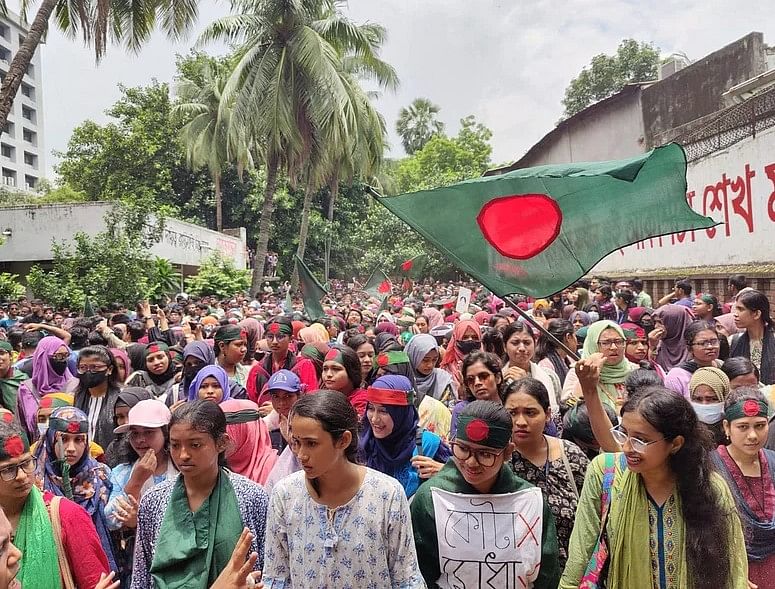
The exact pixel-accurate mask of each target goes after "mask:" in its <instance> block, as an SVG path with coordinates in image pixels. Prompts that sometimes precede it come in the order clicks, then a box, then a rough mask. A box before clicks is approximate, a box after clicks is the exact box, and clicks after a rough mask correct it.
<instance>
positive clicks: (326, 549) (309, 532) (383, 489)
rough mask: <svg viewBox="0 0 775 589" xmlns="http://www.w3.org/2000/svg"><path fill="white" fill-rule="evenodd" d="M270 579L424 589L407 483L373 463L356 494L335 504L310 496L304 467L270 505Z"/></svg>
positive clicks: (349, 588)
mask: <svg viewBox="0 0 775 589" xmlns="http://www.w3.org/2000/svg"><path fill="white" fill-rule="evenodd" d="M263 582H264V586H265V587H266V589H286V588H291V587H293V589H302V588H308V589H323V588H325V587H336V588H337V589H356V588H357V589H384V588H387V587H391V588H394V589H410V588H422V587H425V583H424V582H423V579H422V576H421V575H420V569H419V566H418V564H417V554H416V552H415V547H414V537H413V535H412V521H411V518H410V516H409V505H408V502H407V499H406V495H405V494H404V490H403V488H402V487H401V484H400V483H399V482H398V481H396V480H395V479H393V478H392V477H389V476H387V475H385V474H382V473H380V472H377V471H375V470H372V469H370V468H367V469H366V475H365V477H364V479H363V485H362V486H361V488H360V490H359V491H358V492H357V493H356V494H355V496H354V497H353V498H352V499H351V500H350V501H349V502H348V503H347V504H345V505H342V506H341V507H338V508H336V509H329V508H328V507H326V506H325V505H321V504H319V503H317V502H316V501H315V500H314V499H313V498H312V497H311V496H310V494H309V491H308V490H307V486H306V482H305V474H304V473H303V472H296V473H294V474H292V475H290V476H288V477H286V478H284V479H282V480H281V481H279V482H278V483H277V484H276V485H275V487H274V490H273V491H272V498H271V502H270V509H269V521H268V523H267V536H266V566H265V567H264V578H263Z"/></svg>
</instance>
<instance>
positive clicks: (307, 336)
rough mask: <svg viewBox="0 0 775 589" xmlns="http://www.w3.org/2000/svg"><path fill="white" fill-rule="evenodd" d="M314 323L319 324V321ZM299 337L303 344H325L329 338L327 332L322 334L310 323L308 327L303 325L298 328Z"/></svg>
mask: <svg viewBox="0 0 775 589" xmlns="http://www.w3.org/2000/svg"><path fill="white" fill-rule="evenodd" d="M314 325H320V323H316V324H314ZM299 339H300V340H301V341H302V342H304V343H305V344H315V343H321V344H327V343H328V340H329V339H330V338H329V337H328V333H326V335H325V336H323V334H322V333H321V332H320V330H319V329H316V328H315V327H313V326H312V325H310V326H309V327H304V328H302V329H300V330H299Z"/></svg>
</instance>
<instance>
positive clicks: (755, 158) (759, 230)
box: [590, 129, 775, 274]
mask: <svg viewBox="0 0 775 589" xmlns="http://www.w3.org/2000/svg"><path fill="white" fill-rule="evenodd" d="M687 184H688V186H687V192H686V200H687V201H688V202H689V204H690V205H691V207H692V208H693V209H694V210H695V211H697V212H698V213H701V214H703V215H707V216H710V217H713V218H714V219H716V220H717V221H720V222H721V223H723V224H722V225H719V226H717V227H714V228H712V229H702V230H699V231H686V232H683V233H676V234H673V235H667V236H664V237H654V238H652V239H646V240H644V241H640V242H638V243H636V244H633V245H630V246H627V247H625V248H622V249H620V250H618V251H616V252H613V253H612V254H609V255H608V256H606V257H605V258H603V260H601V261H600V263H599V264H598V265H597V266H595V267H594V268H593V269H592V270H591V271H590V274H596V273H600V274H617V273H618V274H627V273H634V272H635V271H644V270H657V269H664V268H676V269H679V268H686V267H691V266H722V265H737V264H751V263H762V262H773V261H775V245H774V244H775V129H770V130H768V131H765V132H763V133H761V134H759V135H757V136H756V137H749V138H747V139H745V140H743V141H741V142H739V143H736V144H735V145H733V146H732V147H730V148H729V149H726V150H723V151H719V152H717V153H714V154H711V155H709V156H707V157H705V158H703V159H701V160H698V161H696V162H692V163H690V164H689V168H688V170H687ZM590 234H591V236H593V235H594V228H590Z"/></svg>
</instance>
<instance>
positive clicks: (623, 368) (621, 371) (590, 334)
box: [582, 320, 630, 384]
mask: <svg viewBox="0 0 775 589" xmlns="http://www.w3.org/2000/svg"><path fill="white" fill-rule="evenodd" d="M606 329H613V330H614V331H616V333H617V334H619V337H621V338H622V339H624V340H626V339H627V338H626V337H625V336H624V331H623V330H622V328H621V326H620V325H617V324H616V323H614V322H613V321H609V320H603V321H596V322H595V323H593V324H592V325H590V326H589V328H588V329H587V336H586V338H584V348H583V353H582V356H583V357H584V358H588V357H589V356H591V355H592V354H596V353H597V352H600V347H599V346H598V345H597V340H598V339H599V338H600V334H601V333H603V332H604V331H605V330H606ZM624 345H627V344H626V343H625V344H624ZM629 373H630V362H629V360H627V357H626V356H622V359H621V361H620V362H618V363H617V364H614V365H610V364H603V367H602V368H601V369H600V383H601V384H620V383H622V382H624V379H625V378H627V375H628V374H629Z"/></svg>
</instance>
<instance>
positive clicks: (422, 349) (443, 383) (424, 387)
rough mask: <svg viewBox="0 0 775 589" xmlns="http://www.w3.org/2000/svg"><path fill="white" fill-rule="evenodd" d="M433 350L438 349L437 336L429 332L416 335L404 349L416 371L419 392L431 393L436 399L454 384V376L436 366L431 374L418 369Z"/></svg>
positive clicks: (422, 393)
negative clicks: (425, 373)
mask: <svg viewBox="0 0 775 589" xmlns="http://www.w3.org/2000/svg"><path fill="white" fill-rule="evenodd" d="M432 350H438V345H437V344H436V338H435V337H433V336H432V335H429V334H427V333H421V334H418V335H415V336H414V337H413V338H412V339H410V340H409V343H408V344H407V345H406V348H405V349H404V351H405V352H406V354H407V355H408V356H409V362H410V364H411V366H412V370H413V371H414V382H415V386H416V389H417V392H418V393H419V394H421V395H430V396H431V397H433V398H434V399H441V396H442V393H443V392H444V390H445V389H446V388H447V387H448V386H451V384H452V376H451V375H450V374H449V372H446V371H444V370H440V369H438V368H434V369H433V370H432V371H431V373H430V374H428V375H424V374H422V373H420V372H419V371H418V370H417V368H418V366H420V362H422V360H423V358H425V356H426V355H428V353H429V352H431V351H432Z"/></svg>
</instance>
